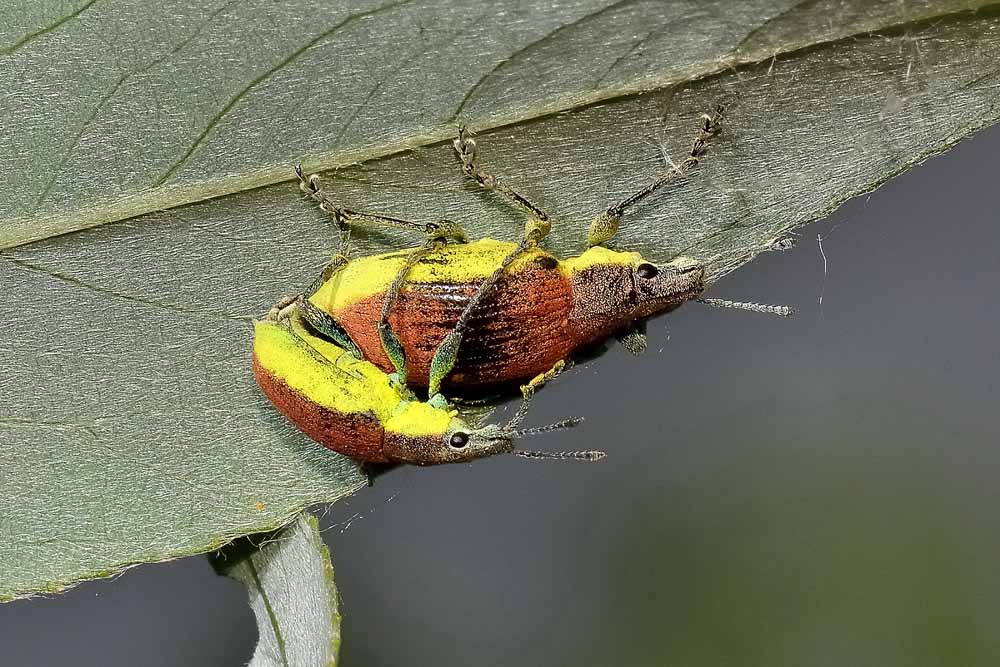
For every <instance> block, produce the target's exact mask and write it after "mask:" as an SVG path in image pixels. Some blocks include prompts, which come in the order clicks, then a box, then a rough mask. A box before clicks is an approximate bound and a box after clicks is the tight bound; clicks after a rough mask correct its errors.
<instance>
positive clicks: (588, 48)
mask: <svg viewBox="0 0 1000 667" xmlns="http://www.w3.org/2000/svg"><path fill="white" fill-rule="evenodd" d="M352 4H353V6H352V7H351V8H350V9H343V8H342V7H341V4H340V3H325V2H319V1H318V0H317V1H316V2H313V3H281V4H280V5H279V4H275V3H270V2H264V1H261V2H229V3H215V4H213V5H210V6H203V5H201V4H199V3H193V2H192V3H182V2H177V1H169V2H162V3H154V4H152V5H143V6H141V7H140V6H138V5H135V6H133V3H124V2H111V1H106V2H102V1H98V2H94V3H82V2H81V3H53V4H52V6H51V7H49V6H47V5H44V4H43V5H37V4H35V3H30V4H29V3H25V9H24V10H23V11H24V12H25V13H27V12H32V14H31V15H30V16H29V17H28V18H23V19H19V18H15V19H9V18H8V17H7V16H4V17H2V18H0V92H2V94H0V107H2V108H3V109H4V111H5V113H4V116H3V118H4V120H3V124H4V125H3V127H4V132H3V135H4V139H3V141H2V142H0V169H2V170H3V173H4V175H5V181H6V182H5V190H4V195H5V196H4V197H3V198H0V248H6V250H5V251H3V252H2V253H0V284H2V285H3V286H4V290H3V293H4V303H5V304H6V313H7V314H6V317H5V320H6V321H7V323H8V325H7V326H6V327H5V328H4V335H3V336H2V337H0V367H2V368H0V397H2V398H0V470H3V475H4V484H3V485H2V487H0V507H3V508H5V509H4V510H3V514H0V563H3V569H2V570H0V599H9V598H12V597H17V596H21V595H27V594H31V593H32V592H38V591H52V590H59V589H61V588H62V587H65V586H67V585H70V584H72V583H73V582H75V581H78V580H80V579H84V578H89V577H96V576H105V575H109V574H112V573H114V572H116V571H118V570H120V569H122V568H124V567H127V566H129V565H131V564H134V563H139V562H148V561H156V560H163V559H167V558H174V557H178V556H181V555H186V554H191V553H197V552H201V551H206V550H210V549H214V548H217V547H218V546H219V545H220V544H223V543H225V542H226V541H228V540H230V539H232V538H233V537H235V536H238V535H241V534H245V533H250V532H257V531H262V530H267V529H271V528H274V527H277V526H278V525H281V524H282V523H284V522H286V521H288V520H289V519H290V517H292V516H294V514H295V513H296V512H297V511H299V510H300V509H301V508H302V507H305V506H307V505H309V504H312V503H315V502H324V501H332V500H336V499H337V498H339V497H341V496H343V495H344V494H346V493H350V492H352V491H354V490H355V489H357V488H358V487H359V486H360V485H361V484H362V483H363V481H364V478H363V476H362V475H361V474H360V473H359V471H358V470H357V469H356V467H355V466H354V465H353V464H351V463H350V462H349V461H347V460H345V459H343V458H341V457H339V456H337V455H335V454H332V453H329V452H327V451H325V450H323V449H321V448H319V447H317V446H315V445H314V444H312V443H310V442H309V441H308V440H307V439H306V438H304V437H303V436H300V435H299V434H297V433H296V432H295V431H294V430H293V429H292V428H290V427H289V426H288V425H287V424H286V423H285V422H284V420H283V419H282V418H280V417H279V416H277V415H276V414H275V413H274V411H273V409H272V408H271V407H270V406H269V405H268V404H267V402H266V400H265V399H263V398H262V397H261V396H260V395H259V393H258V392H257V391H256V389H255V387H254V384H253V380H252V378H251V376H250V373H249V367H248V349H249V345H250V336H251V328H250V320H251V319H252V318H253V317H255V316H256V315H258V314H259V313H261V312H263V311H264V310H266V308H267V307H268V306H269V305H270V304H271V303H273V302H274V301H275V300H276V299H277V298H278V297H279V296H281V295H283V294H287V293H291V292H295V291H297V290H299V289H301V288H302V287H303V286H304V285H305V284H307V283H308V282H309V280H311V278H312V277H313V276H314V274H315V272H316V271H318V270H319V268H320V267H321V266H322V264H323V263H324V261H325V260H326V258H327V257H328V254H329V252H330V250H331V249H332V247H333V246H334V241H335V239H334V233H333V232H334V230H333V229H332V226H331V225H330V223H329V222H328V221H327V220H326V219H324V216H323V215H322V214H321V213H320V212H318V211H316V210H315V209H314V208H313V207H311V206H310V205H309V204H308V203H306V202H304V201H302V200H301V197H300V196H299V195H298V193H297V191H296V189H295V188H294V187H293V186H292V185H291V184H290V183H287V182H283V181H287V180H289V179H290V178H291V177H292V172H291V166H292V165H293V164H294V163H295V162H296V161H297V160H298V159H300V158H304V160H305V163H306V167H307V168H312V169H316V168H323V169H326V168H333V167H342V168H340V169H339V171H337V173H336V175H335V176H334V175H333V174H327V175H326V179H327V181H328V186H329V188H330V189H331V191H332V192H334V193H335V195H336V196H337V197H338V198H339V199H340V200H342V201H343V202H344V203H345V204H346V205H349V206H352V207H354V208H357V209H360V210H376V211H382V212H386V213H390V214H395V215H398V216H401V217H408V218H411V219H415V220H422V221H423V220H433V219H436V218H440V217H448V218H452V219H455V220H459V221H461V222H462V223H463V224H465V225H466V226H467V228H469V229H470V230H471V232H472V233H473V235H486V234H489V235H493V236H500V237H508V238H513V237H514V236H515V235H516V234H517V233H518V231H519V229H520V227H521V223H522V220H520V219H519V217H518V216H517V214H515V213H512V212H510V211H509V210H508V209H507V208H506V207H505V206H503V205H502V204H501V203H499V202H497V201H496V200H495V199H494V198H491V197H489V196H483V195H481V194H480V193H478V192H476V190H475V188H474V187H472V186H470V185H468V184H463V182H462V179H461V175H460V173H459V170H458V167H457V163H456V161H455V160H454V158H453V156H452V155H451V149H450V146H449V145H448V144H447V143H446V142H443V141H442V140H444V139H446V138H447V137H448V136H450V134H451V133H452V132H453V129H454V126H455V124H456V123H457V122H458V121H463V122H466V123H468V124H469V125H470V126H472V127H473V128H478V129H479V130H481V132H480V137H479V142H480V147H481V149H482V154H483V159H484V161H485V162H486V163H487V164H489V165H491V166H492V167H494V168H495V169H496V171H498V172H500V173H501V174H503V175H504V176H505V177H506V178H507V179H508V180H509V181H510V182H512V183H515V184H516V185H518V187H519V189H521V190H523V191H524V192H525V194H528V195H529V196H531V197H532V198H534V199H536V200H538V201H539V203H541V204H543V205H545V206H546V207H547V208H548V210H550V211H551V212H552V213H553V214H554V217H555V219H556V221H555V229H554V232H553V234H552V236H551V237H550V240H549V241H548V242H547V243H548V245H549V247H550V248H552V249H554V250H556V251H559V252H561V253H571V252H575V251H577V250H579V248H580V247H581V245H582V243H583V240H584V238H585V236H586V227H587V222H588V220H589V218H590V217H591V216H592V215H594V214H596V213H597V212H598V211H600V210H601V209H602V208H604V207H605V206H606V205H607V204H608V203H610V202H611V201H613V200H615V199H618V198H620V197H621V196H623V195H625V194H627V193H629V192H631V191H633V190H634V189H635V188H636V187H638V186H640V185H642V184H645V183H647V182H648V179H649V178H650V177H651V176H652V175H653V174H654V172H655V171H656V169H657V168H658V167H659V166H660V159H661V158H660V150H659V148H658V147H657V144H661V143H662V144H663V145H664V147H665V149H666V150H667V151H668V153H669V154H671V155H678V154H679V153H681V152H682V151H683V150H684V149H685V147H686V145H687V144H688V143H689V141H690V138H691V136H692V132H693V128H694V125H695V123H696V122H697V119H698V116H699V114H700V113H701V112H702V111H704V110H707V109H708V108H710V107H711V106H712V105H713V104H715V103H718V102H730V101H732V102H733V104H732V106H731V108H730V111H729V114H728V116H727V125H726V127H725V131H724V133H723V134H722V135H721V136H720V137H718V138H717V139H716V140H715V141H714V142H713V145H712V149H711V151H710V154H709V156H708V157H707V158H706V160H705V162H704V163H703V164H702V165H701V166H700V167H699V168H698V170H697V172H696V173H695V174H694V176H693V177H692V178H691V179H690V181H688V182H685V183H681V184H678V185H677V186H675V187H672V188H669V189H666V190H665V191H664V192H661V193H658V194H657V195H656V196H654V197H652V198H650V199H649V200H647V201H645V202H643V204H642V205H641V206H640V207H638V208H637V210H636V211H634V213H633V214H631V215H630V216H628V218H627V220H626V223H625V225H624V227H623V228H622V231H621V233H620V234H619V237H618V239H617V241H616V244H617V246H618V247H622V248H631V249H637V250H640V251H642V252H643V253H645V254H646V255H647V256H648V257H649V258H651V259H652V260H654V261H664V260H666V259H669V258H670V257H673V256H675V255H677V254H680V253H683V254H686V255H692V256H695V257H699V258H701V259H704V260H706V261H708V262H709V265H710V268H711V271H712V274H713V275H714V276H716V277H717V276H720V275H722V274H724V273H726V272H729V271H731V270H733V269H735V268H737V267H738V266H739V265H741V264H742V263H744V262H746V261H749V260H750V259H751V258H752V257H753V256H754V255H755V254H756V253H757V252H760V251H761V250H763V249H765V248H767V247H768V246H769V244H770V243H771V242H772V241H773V240H774V239H776V238H780V237H782V236H784V235H786V234H788V233H789V232H790V231H791V230H793V229H794V228H796V227H798V226H800V225H802V224H804V223H805V222H808V221H810V220H813V219H815V218H817V217H821V216H822V215H824V214H826V213H827V212H829V211H831V210H832V209H833V208H835V207H836V206H837V205H838V204H839V203H841V202H842V201H843V200H844V199H846V198H848V197H850V196H853V195H855V194H858V193H861V192H865V191H867V190H870V189H872V188H873V187H875V186H877V185H878V184H879V183H881V182H883V181H884V180H885V179H887V178H889V177H891V176H892V175H894V174H896V173H898V172H900V171H902V170H903V169H905V168H907V167H908V166H910V165H912V164H914V163H916V162H919V161H920V160H922V159H925V158H926V157H928V156H930V155H932V154H934V153H936V152H939V151H941V150H944V149H945V148H947V147H948V146H949V145H951V144H953V143H954V142H955V141H958V140H959V139H961V138H962V137H964V136H967V135H968V134H970V133H971V132H973V131H975V130H976V129H978V128H980V127H982V126H985V125H987V124H990V123H992V122H994V121H995V120H996V119H997V115H998V107H997V99H998V97H1000V66H998V65H997V63H998V62H1000V11H998V10H1000V3H992V4H990V3H959V2H896V1H892V2H860V1H859V2H820V1H813V2H768V3H764V2H747V3H729V2H722V1H721V0H720V1H719V2H674V3H662V2H659V1H656V2H654V1H652V0H651V1H649V2H641V1H638V0H636V1H631V2H629V1H622V2H616V3H610V4H609V3H598V2H574V3H560V4H558V5H556V6H554V7H553V6H552V4H551V3H544V4H545V5H546V6H545V7H544V8H543V7H540V6H534V5H531V4H527V3H525V4H509V5H504V6H498V5H497V4H496V3H491V4H490V5H489V7H488V8H484V7H485V6H484V5H483V4H482V3H477V2H472V1H471V0H469V1H468V2H464V3H462V2H459V3H455V2H448V3H446V2H433V3H429V2H423V3H418V2H407V1H403V2H396V3H392V4H375V3H352ZM85 5H86V6H85ZM976 8H978V11H966V10H968V9H976ZM15 14H16V13H15ZM25 16H28V15H27V14H25ZM640 92H641V93H642V94H639V93H640ZM563 110H567V111H568V112H567V113H558V112H560V111H563ZM487 129H491V131H489V132H486V131H485V130H487ZM355 163H357V164H355ZM275 183H276V184H275ZM272 184H274V185H272ZM261 186H267V187H261ZM205 198H214V199H211V200H210V201H205V202H201V203H196V202H198V200H201V199H205ZM139 214H143V215H141V217H132V216H136V215H139ZM125 218H129V219H127V220H124V221H121V220H123V219H125ZM112 221H121V222H118V223H117V224H103V223H107V222H112ZM91 227H93V228H92V229H85V228H91ZM78 230H85V231H78ZM70 231H77V233H73V234H65V233H66V232H70ZM57 234H64V235H62V236H57V237H54V235H57ZM49 237H53V238H49ZM30 241H35V242H34V243H30V244H28V242H30ZM413 241H414V239H412V238H411V237H406V236H401V235H384V234H370V235H367V236H365V237H364V238H361V239H360V240H359V242H358V246H357V249H358V251H359V252H365V251H367V250H370V249H374V248H384V247H385V244H387V243H388V244H389V245H391V246H394V247H398V246H400V245H402V244H405V243H412V242H413ZM580 437H582V438H585V437H586V434H585V432H581V433H580ZM585 444H586V443H581V448H583V447H584V446H585ZM483 465H488V464H486V463H484V464H483Z"/></svg>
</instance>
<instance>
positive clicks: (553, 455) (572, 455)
mask: <svg viewBox="0 0 1000 667" xmlns="http://www.w3.org/2000/svg"><path fill="white" fill-rule="evenodd" d="M511 454H513V455H514V456H520V457H521V458H523V459H548V460H559V461H600V460H601V459H603V458H604V457H605V456H607V454H606V453H605V452H601V451H597V450H586V451H582V452H523V451H517V452H511Z"/></svg>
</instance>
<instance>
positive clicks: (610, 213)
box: [587, 104, 726, 247]
mask: <svg viewBox="0 0 1000 667" xmlns="http://www.w3.org/2000/svg"><path fill="white" fill-rule="evenodd" d="M725 112H726V108H725V107H724V106H723V105H721V104H720V105H718V106H716V107H715V110H714V111H713V112H712V113H711V114H703V115H702V117H701V124H700V125H699V126H698V132H697V134H695V138H694V142H693V143H692V144H691V150H690V151H688V154H687V156H685V158H684V160H683V161H681V163H680V164H675V163H674V162H673V160H670V159H669V158H667V160H666V161H667V163H668V164H667V169H666V170H665V171H664V172H663V173H662V174H661V175H660V176H659V177H658V178H657V179H656V180H655V181H653V182H652V183H650V184H649V185H647V186H646V187H644V188H642V189H641V190H639V191H638V192H636V193H634V194H632V195H629V196H628V197H626V198H625V199H622V200H621V201H620V202H618V203H617V204H613V205H611V206H609V207H608V208H607V209H606V210H605V211H604V212H603V213H601V214H600V215H598V216H597V217H596V218H594V219H593V221H592V222H591V223H590V231H589V232H588V234H587V246H588V247H592V246H595V245H601V244H603V243H606V242H608V241H610V240H611V238H613V237H614V235H615V234H616V233H617V232H618V228H619V227H620V226H621V222H622V216H623V215H625V210H626V209H628V208H629V207H630V206H633V205H635V204H637V203H638V202H640V201H642V200H643V199H645V198H646V197H648V196H649V195H651V194H653V193H654V192H656V191H657V190H659V189H660V188H661V187H663V186H664V185H666V184H667V183H672V182H673V181H676V180H678V179H680V178H684V177H685V176H687V175H688V173H689V172H690V171H691V169H693V168H694V167H696V166H697V165H698V163H699V162H700V161H701V158H702V157H704V155H705V153H706V152H707V151H708V141H709V140H710V139H711V138H712V137H714V136H715V135H717V134H718V133H719V131H720V129H721V128H722V117H723V115H724V114H725Z"/></svg>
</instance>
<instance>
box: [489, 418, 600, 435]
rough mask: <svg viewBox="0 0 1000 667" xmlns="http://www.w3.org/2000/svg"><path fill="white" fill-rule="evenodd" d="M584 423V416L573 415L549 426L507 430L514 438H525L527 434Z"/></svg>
mask: <svg viewBox="0 0 1000 667" xmlns="http://www.w3.org/2000/svg"><path fill="white" fill-rule="evenodd" d="M582 423H583V417H571V418H569V419H564V420H562V421H558V422H556V423H554V424H549V425H547V426H533V427H531V428H522V429H516V430H515V429H506V430H507V432H508V433H509V434H510V435H511V436H512V437H514V438H523V437H524V436H526V435H538V434H539V433H548V432H549V431H560V430H562V429H564V428H573V427H574V426H578V425H579V424H582Z"/></svg>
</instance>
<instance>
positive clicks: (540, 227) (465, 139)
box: [452, 127, 552, 243]
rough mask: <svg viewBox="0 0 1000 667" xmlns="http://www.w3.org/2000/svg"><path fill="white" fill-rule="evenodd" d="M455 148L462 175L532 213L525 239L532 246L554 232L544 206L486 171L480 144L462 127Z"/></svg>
mask: <svg viewBox="0 0 1000 667" xmlns="http://www.w3.org/2000/svg"><path fill="white" fill-rule="evenodd" d="M452 145H453V146H454V147H455V152H456V153H458V157H459V159H460V160H461V161H462V172H463V173H464V174H465V175H466V176H467V177H469V178H471V179H472V180H474V181H475V182H476V183H478V184H479V186H480V187H481V188H483V189H484V190H490V191H493V192H496V193H498V194H499V195H501V196H502V197H503V198H504V199H506V200H507V201H508V202H510V203H511V204H513V205H514V206H516V207H517V208H519V209H521V210H522V211H524V212H525V213H527V214H528V222H527V223H526V224H525V227H524V236H525V238H526V239H528V240H530V241H531V242H532V243H538V242H539V241H541V240H542V239H543V238H545V237H546V236H547V235H548V233H549V230H551V229H552V223H551V221H550V220H549V214H548V213H546V212H545V211H543V210H542V209H541V207H539V206H537V205H535V204H533V203H531V201H530V200H529V199H528V198H527V197H525V196H524V195H522V194H519V193H518V192H517V191H515V190H514V188H512V187H510V186H509V185H507V184H506V183H505V182H504V181H503V180H502V179H501V178H500V177H499V176H495V175H493V174H491V173H490V172H489V171H487V170H486V169H485V168H483V166H482V165H481V164H480V163H479V148H478V147H477V146H476V142H475V141H474V140H473V139H470V138H469V133H468V131H467V130H466V129H465V127H459V128H458V138H457V139H455V141H454V142H452Z"/></svg>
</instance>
